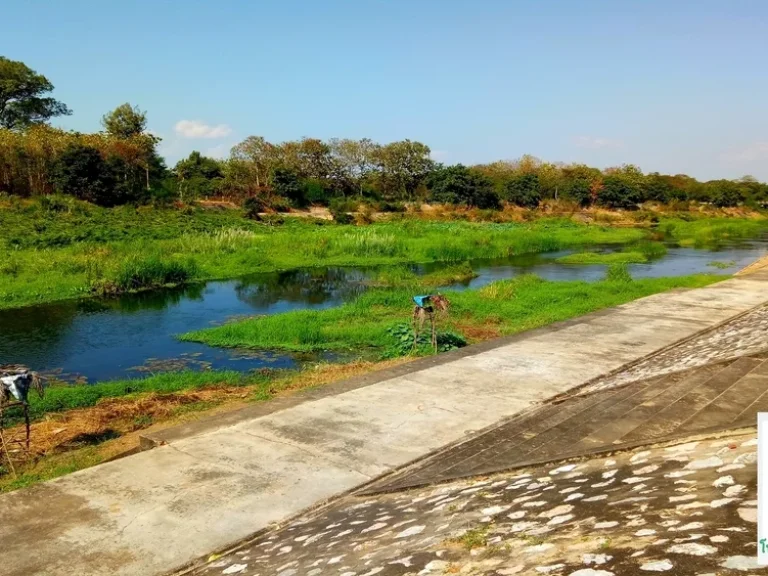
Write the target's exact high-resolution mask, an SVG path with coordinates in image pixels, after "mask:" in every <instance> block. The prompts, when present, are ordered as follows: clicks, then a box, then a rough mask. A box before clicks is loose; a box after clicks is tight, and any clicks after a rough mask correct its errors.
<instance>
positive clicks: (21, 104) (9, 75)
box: [0, 56, 72, 130]
mask: <svg viewBox="0 0 768 576" xmlns="http://www.w3.org/2000/svg"><path fill="white" fill-rule="evenodd" d="M51 91H53V84H51V83H50V81H49V80H48V78H46V77H45V76H43V75H42V74H38V73H37V72H35V71H34V70H32V69H31V68H29V67H28V66H27V65H26V64H24V63H23V62H17V61H15V60H9V59H8V58H6V57H5V56H0V126H2V127H3V128H9V129H11V130H14V129H23V128H26V127H27V126H31V125H33V124H45V123H46V122H48V120H50V119H51V118H53V117H54V116H63V115H67V114H71V113H72V111H71V110H70V109H69V108H67V106H66V105H65V104H63V103H62V102H59V101H58V100H56V99H55V98H51V97H49V96H44V95H45V94H47V93H48V92H51Z"/></svg>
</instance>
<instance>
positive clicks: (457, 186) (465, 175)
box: [426, 164, 501, 209]
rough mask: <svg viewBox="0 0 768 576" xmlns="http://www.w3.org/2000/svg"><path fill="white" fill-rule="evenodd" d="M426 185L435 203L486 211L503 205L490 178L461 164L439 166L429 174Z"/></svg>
mask: <svg viewBox="0 0 768 576" xmlns="http://www.w3.org/2000/svg"><path fill="white" fill-rule="evenodd" d="M426 184H427V187H428V188H429V190H430V192H431V199H432V200H433V201H435V202H444V203H446V204H463V205H465V206H476V207H478V208H484V209H487V208H498V207H499V206H500V204H501V202H500V199H499V195H498V194H497V193H496V191H495V190H494V189H493V182H492V181H491V180H490V178H488V177H486V176H484V175H483V174H481V173H480V172H477V171H474V170H471V169H469V168H467V167H466V166H462V165H461V164H456V165H455V166H448V167H444V166H439V167H438V168H436V169H435V170H434V171H432V172H431V173H430V174H429V176H428V177H427V180H426Z"/></svg>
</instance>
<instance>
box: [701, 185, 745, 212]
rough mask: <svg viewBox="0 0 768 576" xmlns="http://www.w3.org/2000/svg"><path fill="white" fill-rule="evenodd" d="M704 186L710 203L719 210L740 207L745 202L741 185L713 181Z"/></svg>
mask: <svg viewBox="0 0 768 576" xmlns="http://www.w3.org/2000/svg"><path fill="white" fill-rule="evenodd" d="M704 186H705V188H706V191H707V195H708V196H709V198H710V201H711V202H712V204H714V205H715V206H717V207H718V208H729V207H732V206H738V205H739V204H741V203H742V202H743V201H744V196H743V193H742V190H741V188H740V187H739V184H737V183H736V182H733V181H731V180H711V181H709V182H707V183H706V184H705V185H704Z"/></svg>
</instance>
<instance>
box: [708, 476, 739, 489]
mask: <svg viewBox="0 0 768 576" xmlns="http://www.w3.org/2000/svg"><path fill="white" fill-rule="evenodd" d="M735 483H736V482H735V480H734V479H733V476H720V478H718V479H717V480H715V481H714V482H712V486H714V487H715V488H720V487H721V486H731V485H732V484H735Z"/></svg>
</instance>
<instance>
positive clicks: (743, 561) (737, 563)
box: [720, 555, 762, 571]
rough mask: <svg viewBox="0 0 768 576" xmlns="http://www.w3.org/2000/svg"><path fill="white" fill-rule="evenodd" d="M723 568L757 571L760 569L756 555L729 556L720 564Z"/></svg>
mask: <svg viewBox="0 0 768 576" xmlns="http://www.w3.org/2000/svg"><path fill="white" fill-rule="evenodd" d="M720 566H722V567H723V568H728V569H730V570H743V571H746V570H757V569H759V568H762V566H760V564H758V563H757V555H755V556H729V557H728V558H726V559H725V562H722V563H721V564H720Z"/></svg>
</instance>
